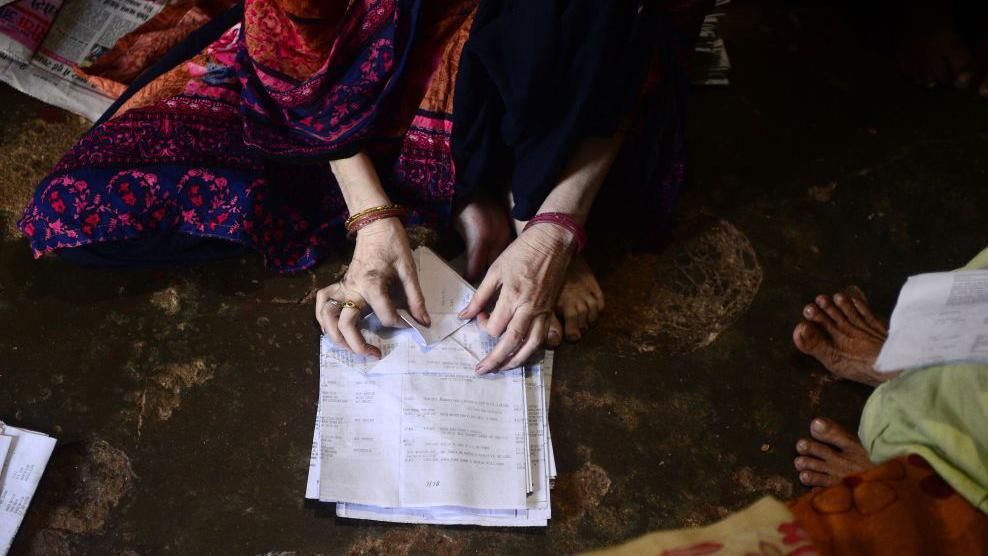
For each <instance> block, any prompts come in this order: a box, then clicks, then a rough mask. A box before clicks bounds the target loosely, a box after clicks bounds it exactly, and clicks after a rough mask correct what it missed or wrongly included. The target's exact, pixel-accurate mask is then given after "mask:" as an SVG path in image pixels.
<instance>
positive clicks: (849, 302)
mask: <svg viewBox="0 0 988 556" xmlns="http://www.w3.org/2000/svg"><path fill="white" fill-rule="evenodd" d="M834 304H835V305H837V309H838V310H839V311H840V312H841V314H842V315H844V318H845V319H847V321H848V322H849V323H851V324H852V325H854V326H855V327H857V328H862V329H866V328H868V325H867V323H865V320H864V317H862V316H861V313H859V312H858V309H857V307H855V306H854V301H853V299H852V298H851V295H850V294H849V293H848V292H846V291H843V292H840V293H837V294H835V295H834Z"/></svg>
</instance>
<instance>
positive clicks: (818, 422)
mask: <svg viewBox="0 0 988 556" xmlns="http://www.w3.org/2000/svg"><path fill="white" fill-rule="evenodd" d="M813 430H814V431H815V432H827V423H825V422H824V421H823V420H822V419H814V420H813Z"/></svg>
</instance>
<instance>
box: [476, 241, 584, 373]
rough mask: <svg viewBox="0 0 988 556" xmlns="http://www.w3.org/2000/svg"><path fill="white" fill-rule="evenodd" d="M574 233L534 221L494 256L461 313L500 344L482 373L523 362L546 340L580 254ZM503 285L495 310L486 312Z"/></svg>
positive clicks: (482, 366)
mask: <svg viewBox="0 0 988 556" xmlns="http://www.w3.org/2000/svg"><path fill="white" fill-rule="evenodd" d="M575 250H576V249H575V244H574V241H573V236H572V234H571V233H570V232H569V231H568V230H566V229H565V228H562V227H559V226H555V225H552V224H540V225H537V226H532V227H531V228H529V229H528V230H526V231H525V232H523V233H522V234H521V235H519V236H518V238H517V239H515V241H513V242H512V243H511V245H509V246H508V248H507V249H505V250H504V252H503V253H501V255H500V256H499V257H498V258H497V260H495V261H494V264H492V265H491V267H490V269H489V270H488V271H487V275H486V276H485V277H484V280H483V282H481V284H480V287H478V288H477V293H475V294H474V296H473V299H471V300H470V304H469V305H467V307H466V308H465V309H463V311H462V312H460V318H462V319H470V318H473V317H477V320H478V321H479V322H480V325H481V326H482V327H483V328H484V330H485V331H486V332H487V333H488V334H490V335H491V336H494V337H498V338H500V340H498V342H497V345H496V346H495V347H494V349H493V350H492V351H491V352H490V353H489V354H488V355H487V357H485V358H484V359H483V360H482V361H481V362H480V363H478V364H477V372H478V373H481V374H482V373H487V372H490V371H495V370H503V369H513V368H515V367H519V366H521V365H522V364H524V363H525V361H526V360H528V358H529V357H531V356H532V354H533V353H535V351H536V350H537V349H538V348H539V347H540V346H541V345H542V343H543V342H544V341H545V337H546V332H547V331H548V328H549V319H550V318H551V317H552V311H553V309H554V308H555V305H556V298H557V297H559V291H560V289H561V288H562V285H563V281H564V280H565V278H566V270H567V268H568V267H569V263H570V260H571V259H572V257H573V254H574V253H575ZM498 289H500V290H501V294H500V296H499V297H498V300H497V303H496V304H495V306H494V310H493V311H491V313H490V315H488V314H486V313H484V312H482V311H483V309H484V307H486V306H487V304H488V303H489V302H490V301H491V299H492V298H493V297H494V295H495V294H496V293H497V291H498Z"/></svg>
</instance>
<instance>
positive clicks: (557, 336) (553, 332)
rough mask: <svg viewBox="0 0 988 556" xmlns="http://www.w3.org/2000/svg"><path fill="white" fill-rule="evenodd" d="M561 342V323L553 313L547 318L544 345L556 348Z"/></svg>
mask: <svg viewBox="0 0 988 556" xmlns="http://www.w3.org/2000/svg"><path fill="white" fill-rule="evenodd" d="M562 343H563V324H562V323H561V322H559V317H557V316H556V315H555V314H553V315H552V317H551V318H550V319H549V331H548V332H546V335H545V347H547V348H549V349H556V348H557V347H559V345H560V344H562Z"/></svg>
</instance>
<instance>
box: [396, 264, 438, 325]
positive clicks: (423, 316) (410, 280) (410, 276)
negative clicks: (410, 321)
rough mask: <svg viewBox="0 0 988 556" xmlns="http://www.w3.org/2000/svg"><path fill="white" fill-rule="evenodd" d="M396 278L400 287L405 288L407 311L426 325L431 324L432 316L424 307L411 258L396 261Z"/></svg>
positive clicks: (416, 273) (423, 297) (420, 288)
mask: <svg viewBox="0 0 988 556" xmlns="http://www.w3.org/2000/svg"><path fill="white" fill-rule="evenodd" d="M398 279H399V280H401V287H402V289H404V290H405V299H406V300H407V301H408V311H409V312H410V313H411V314H412V316H413V317H415V320H417V321H419V322H420V323H422V324H424V325H426V326H432V318H431V317H429V311H428V309H426V307H425V296H424V295H422V287H421V285H420V284H419V274H418V272H416V270H415V263H414V262H412V261H411V259H408V260H403V261H402V262H400V263H398Z"/></svg>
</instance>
